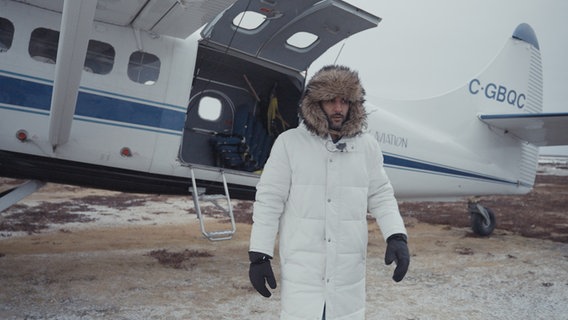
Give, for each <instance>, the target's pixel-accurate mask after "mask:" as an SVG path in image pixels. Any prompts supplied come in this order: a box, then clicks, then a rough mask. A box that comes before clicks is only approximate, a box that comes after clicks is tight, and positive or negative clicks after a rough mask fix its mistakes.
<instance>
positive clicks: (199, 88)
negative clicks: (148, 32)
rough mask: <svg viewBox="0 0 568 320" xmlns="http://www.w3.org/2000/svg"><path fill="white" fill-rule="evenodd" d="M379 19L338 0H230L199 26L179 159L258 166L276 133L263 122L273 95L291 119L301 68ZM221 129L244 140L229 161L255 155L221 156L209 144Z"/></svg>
mask: <svg viewBox="0 0 568 320" xmlns="http://www.w3.org/2000/svg"><path fill="white" fill-rule="evenodd" d="M379 21H380V18H379V17H376V16H374V15H372V14H370V13H368V12H365V11H363V10H361V9H359V8H357V7H355V6H352V5H350V4H348V3H346V2H344V1H340V0H324V1H314V0H308V1H306V0H286V1H276V0H250V1H249V0H238V1H236V2H235V3H234V4H233V5H232V6H231V7H229V8H228V9H227V10H225V11H224V12H222V13H221V14H219V15H218V16H217V17H216V18H215V19H214V20H213V21H212V22H211V23H210V24H209V25H207V26H206V27H205V28H204V29H203V31H202V33H201V35H202V37H203V39H202V40H200V43H199V47H198V53H197V60H196V67H195V74H194V81H193V87H192V91H191V99H190V102H189V106H188V112H187V117H186V123H185V127H184V132H183V139H182V147H181V150H180V160H181V161H182V163H184V164H187V165H193V164H200V165H208V166H218V167H229V168H232V169H237V170H245V171H255V170H258V169H261V168H262V167H263V165H264V161H266V157H267V154H268V153H267V149H268V150H269V148H270V147H271V142H272V141H273V140H274V138H275V137H276V136H277V135H278V133H279V132H274V130H271V128H270V120H271V119H267V113H270V112H268V109H269V107H270V106H273V105H274V101H278V113H279V114H280V115H281V118H282V119H283V120H284V121H285V122H286V124H287V126H284V127H285V128H284V129H287V128H288V127H294V126H296V125H297V123H298V119H297V106H298V101H299V99H300V97H301V93H302V91H303V88H304V81H305V73H304V71H305V70H306V69H307V68H308V67H309V66H310V64H311V63H312V62H313V61H314V60H315V59H317V58H318V57H319V56H320V55H321V54H323V53H324V52H325V51H326V50H328V49H329V48H330V47H331V46H333V45H335V44H336V43H338V42H339V41H341V40H343V39H345V38H347V37H349V36H351V35H353V34H355V33H358V32H360V31H363V30H366V29H369V28H372V27H375V26H377V24H378V23H379ZM211 99H213V100H214V101H215V103H214V105H215V107H214V109H215V110H216V111H215V116H213V117H211V118H209V119H205V118H204V117H203V115H204V114H208V111H211V112H213V111H212V110H207V109H206V108H211V105H212V104H211V102H212V100H211ZM275 99H276V100H275ZM205 102H207V103H205ZM271 102H272V103H273V104H272V105H271ZM243 114H244V115H243ZM243 124H244V127H243ZM252 128H254V129H252ZM225 136H230V137H237V138H238V137H243V139H242V140H246V141H244V145H242V146H239V147H235V148H233V149H234V150H237V152H241V151H242V154H237V155H236V157H235V158H233V160H236V162H239V161H238V160H239V159H238V158H239V156H242V158H243V160H246V159H245V158H246V157H247V156H248V157H252V158H256V159H254V161H255V163H254V165H246V164H244V165H243V163H239V164H235V163H226V162H225V161H223V159H220V155H219V153H220V151H219V150H218V149H217V148H216V147H215V144H216V143H217V141H218V140H219V139H221V140H223V137H225ZM245 136H246V137H247V138H248V140H247V139H245ZM219 137H221V138H219ZM251 139H253V140H254V139H257V140H262V141H253V140H251ZM223 141H224V142H225V141H228V140H223ZM224 142H223V143H224ZM259 145H260V146H259ZM243 150H244V151H243ZM254 150H256V151H254ZM251 153H252V154H251ZM221 156H223V155H221Z"/></svg>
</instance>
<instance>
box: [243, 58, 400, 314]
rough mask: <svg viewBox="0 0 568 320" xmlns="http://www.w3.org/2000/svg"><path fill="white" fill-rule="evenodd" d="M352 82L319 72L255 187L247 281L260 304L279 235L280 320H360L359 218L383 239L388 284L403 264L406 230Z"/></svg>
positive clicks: (363, 250) (332, 70)
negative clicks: (294, 124)
mask: <svg viewBox="0 0 568 320" xmlns="http://www.w3.org/2000/svg"><path fill="white" fill-rule="evenodd" d="M364 95H365V91H364V89H363V87H362V85H361V83H360V80H359V76H358V74H357V73H356V72H354V71H352V70H350V69H349V68H347V67H344V66H326V67H324V68H322V69H321V70H320V71H318V72H317V73H316V74H314V76H313V77H312V79H311V80H310V81H309V82H308V85H307V86H306V92H305V93H304V96H303V98H302V101H301V105H300V116H301V118H302V123H301V124H300V126H299V127H298V128H295V129H291V130H288V131H286V132H284V133H282V134H281V135H280V136H279V137H278V139H277V140H276V141H275V143H274V146H273V148H272V151H271V154H270V158H269V160H268V162H267V163H266V166H265V167H264V171H263V174H262V176H261V178H260V181H259V183H258V185H257V193H256V201H255V203H254V213H253V221H254V223H253V227H252V231H251V239H250V251H249V257H250V261H251V265H250V270H249V276H250V280H251V282H252V284H253V286H254V287H255V289H256V290H257V291H258V292H259V293H261V294H262V295H263V296H265V297H270V295H271V293H270V291H269V290H268V289H267V288H266V284H265V283H266V282H268V285H269V286H270V287H271V288H272V289H275V288H276V280H275V278H274V274H273V272H272V268H271V266H270V259H272V257H273V251H274V246H275V241H276V234H277V233H279V235H280V240H279V246H280V250H279V252H280V262H281V273H282V274H281V278H282V280H281V283H282V289H281V290H282V291H281V293H282V301H281V304H282V311H281V319H318V320H319V319H326V318H327V320H330V319H364V317H365V267H366V261H365V259H366V255H367V241H368V227H367V219H366V217H367V212H370V213H371V214H372V215H373V216H374V217H375V218H376V220H377V222H378V224H379V226H380V228H381V231H382V233H383V236H384V238H385V239H387V250H386V254H385V263H386V264H391V263H392V262H393V261H396V263H397V267H396V269H395V272H394V276H393V279H394V280H395V281H397V282H398V281H400V280H402V278H403V277H404V276H405V274H406V271H407V269H408V265H409V262H410V257H409V253H408V247H407V244H406V239H407V236H406V229H405V227H404V223H403V221H402V218H401V216H400V213H399V211H398V205H397V202H396V199H395V198H394V194H393V189H392V186H391V184H390V181H389V179H388V177H387V175H386V173H385V171H384V169H383V158H382V153H381V150H380V148H379V145H378V142H377V141H376V140H375V139H374V138H373V137H372V136H371V135H369V134H365V133H363V130H364V129H365V128H366V125H367V124H366V120H367V114H366V112H365V109H364V107H363V103H364V101H365V100H364Z"/></svg>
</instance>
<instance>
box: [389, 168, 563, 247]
mask: <svg viewBox="0 0 568 320" xmlns="http://www.w3.org/2000/svg"><path fill="white" fill-rule="evenodd" d="M476 200H477V201H478V202H479V203H480V204H482V205H483V206H485V207H487V208H490V209H491V210H492V211H493V213H494V214H495V218H496V221H497V227H496V228H497V229H501V230H506V231H510V232H513V233H514V234H518V235H521V236H524V237H530V238H538V239H547V240H552V241H558V242H564V243H568V176H550V175H539V176H537V179H536V183H535V187H534V189H533V190H532V191H531V192H530V193H528V194H526V195H522V196H486V197H480V198H477V199H476ZM400 210H401V213H402V214H403V216H406V217H413V218H416V219H417V220H418V221H421V222H426V223H431V224H441V225H447V226H450V227H456V228H467V227H469V226H470V221H469V215H468V214H467V201H465V200H464V201H457V202H418V203H401V204H400Z"/></svg>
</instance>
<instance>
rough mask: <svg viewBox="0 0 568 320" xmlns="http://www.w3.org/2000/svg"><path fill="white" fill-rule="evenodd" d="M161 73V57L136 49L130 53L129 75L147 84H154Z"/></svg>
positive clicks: (133, 79) (135, 80)
mask: <svg viewBox="0 0 568 320" xmlns="http://www.w3.org/2000/svg"><path fill="white" fill-rule="evenodd" d="M159 75H160V59H159V58H158V57H157V56H155V55H153V54H151V53H148V52H143V51H136V52H134V53H132V54H131V55H130V61H129V62H128V77H129V78H130V80H132V81H134V82H138V83H142V84H145V85H153V84H154V83H156V81H157V80H158V77H159Z"/></svg>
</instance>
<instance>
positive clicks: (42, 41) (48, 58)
mask: <svg viewBox="0 0 568 320" xmlns="http://www.w3.org/2000/svg"><path fill="white" fill-rule="evenodd" d="M58 42H59V32H58V31H54V30H50V29H45V28H37V29H35V30H34V31H32V36H31V38H30V44H29V47H28V52H29V54H30V57H32V58H33V59H34V60H37V61H41V62H45V63H51V64H54V63H55V61H56V60H57V43H58Z"/></svg>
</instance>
